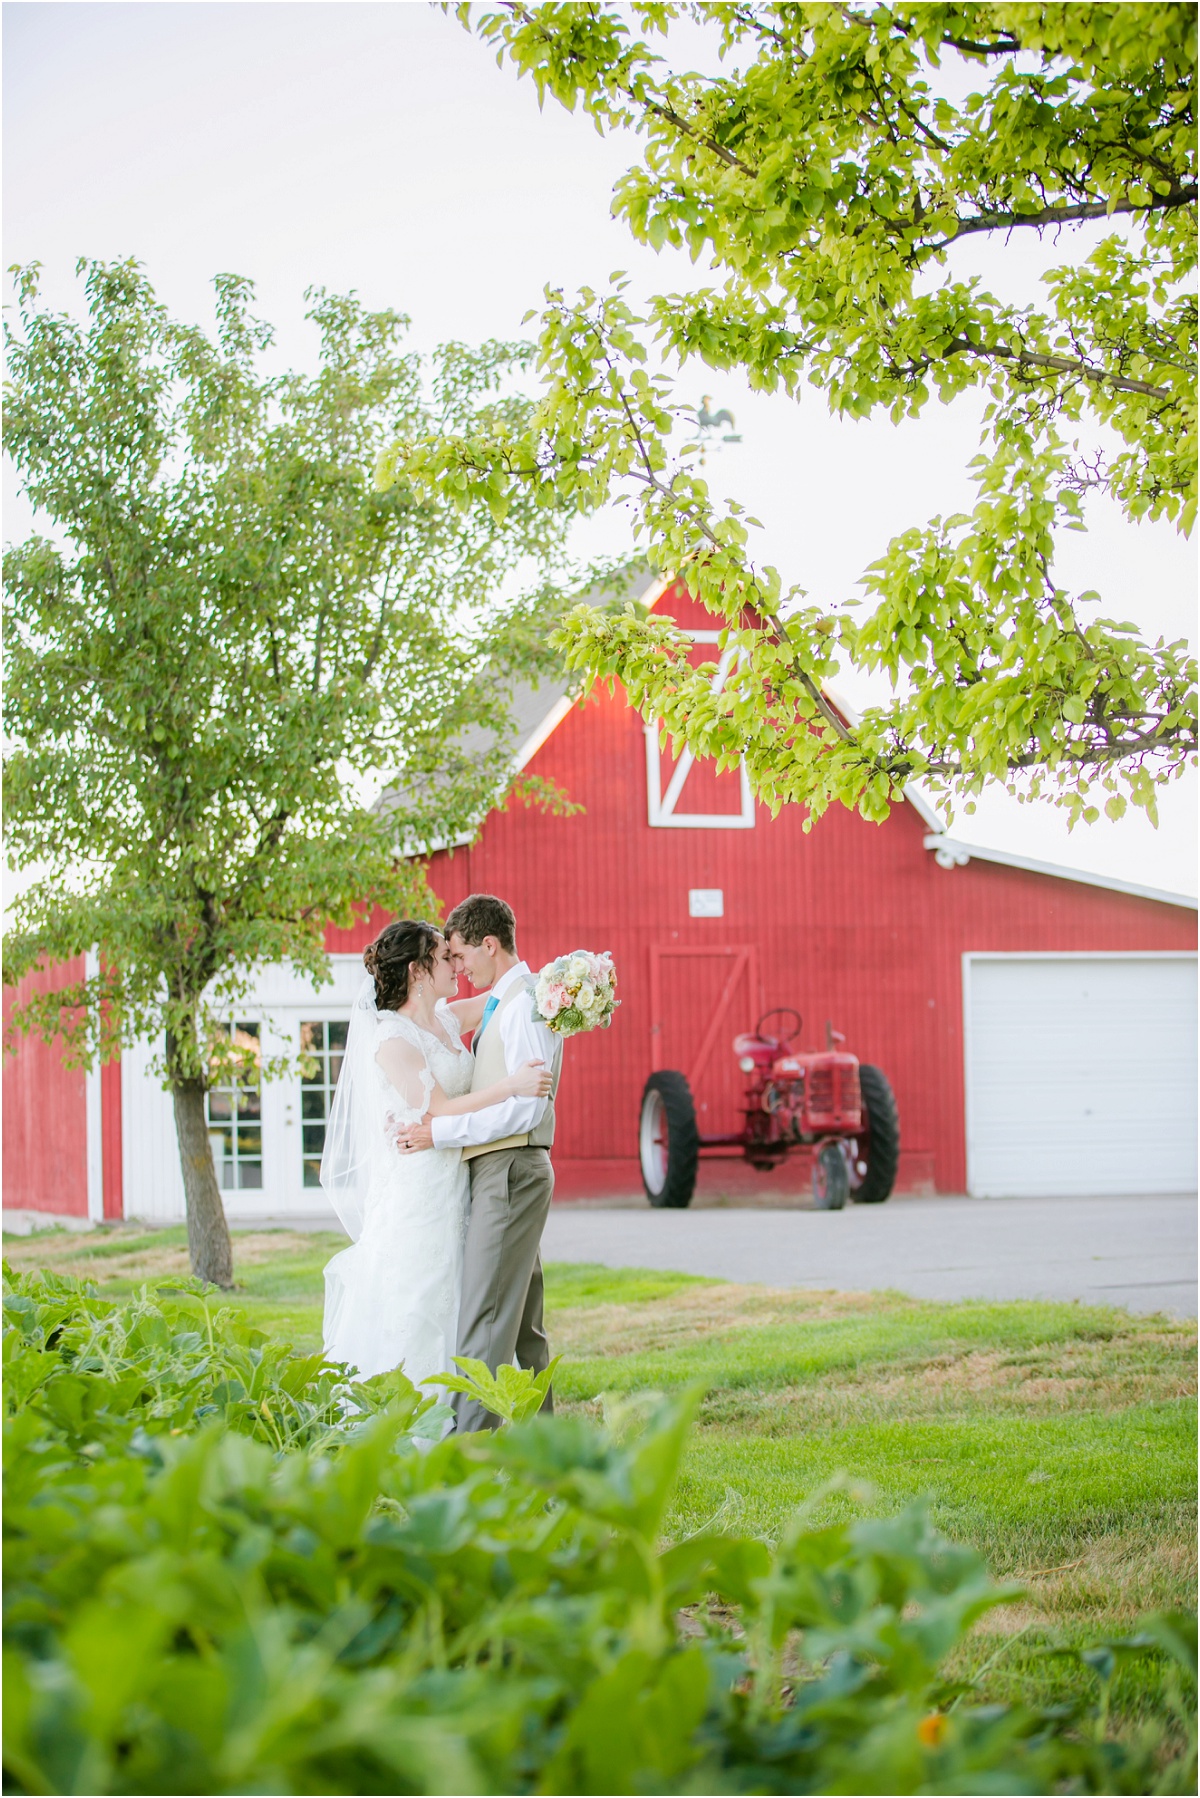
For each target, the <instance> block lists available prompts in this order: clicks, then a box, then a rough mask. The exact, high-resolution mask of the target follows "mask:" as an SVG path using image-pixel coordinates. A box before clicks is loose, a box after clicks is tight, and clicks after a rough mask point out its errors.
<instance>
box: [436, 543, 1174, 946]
mask: <svg viewBox="0 0 1200 1798" xmlns="http://www.w3.org/2000/svg"><path fill="white" fill-rule="evenodd" d="M674 579H675V577H674V576H665V575H656V574H653V573H652V572H651V571H650V570H649V569H647V568H643V569H640V570H637V571H635V572H634V573H633V575H632V578H631V580H630V584H629V588H628V592H627V597H628V598H629V599H637V600H641V601H642V603H643V604H644V605H646V606H647V607H649V608H650V609H653V607H654V606H655V605H657V603H658V601H659V600H660V599H661V598H662V597H663V595H664V594H665V593H666V592H667V591H668V590H669V589H670V588H671V587H672V586H673V585H674ZM587 597H588V596H587V595H584V598H587ZM824 691H825V692H826V694H827V695H828V697H829V699H830V700H831V701H832V703H833V704H834V705H835V706H836V707H837V709H838V710H839V711H840V712H841V713H842V715H843V717H845V719H846V720H847V722H848V723H851V724H853V723H855V722H856V721H857V717H858V714H857V712H856V710H855V708H854V707H853V706H852V705H850V704H849V703H848V702H847V701H846V700H845V699H844V698H843V696H842V695H841V694H839V693H837V692H836V691H835V690H834V689H833V688H831V687H828V686H826V687H825V689H824ZM510 704H511V709H512V717H513V720H514V722H515V724H516V727H517V737H516V744H515V747H514V750H513V759H512V767H513V772H514V773H519V772H520V770H521V769H522V768H526V767H528V765H529V763H530V762H531V761H532V760H533V758H534V756H535V755H536V754H537V752H538V750H539V749H541V747H542V745H543V744H544V743H546V742H547V741H548V739H549V738H550V737H551V736H553V734H554V732H555V731H556V730H557V729H558V726H559V725H560V724H561V723H562V721H563V719H564V718H566V717H568V716H569V714H570V712H571V710H572V708H573V706H574V704H575V699H574V695H573V693H572V691H571V683H570V682H568V681H566V680H547V681H543V682H542V683H541V684H540V685H539V686H534V685H533V683H532V682H530V681H522V682H521V683H520V684H519V686H517V687H516V688H515V690H514V692H513V695H512V699H511V701H510ZM494 742H495V735H494V733H492V732H489V731H487V730H485V729H484V728H483V727H481V726H472V728H471V729H470V730H468V731H465V732H464V733H463V737H462V746H463V749H464V750H465V751H466V753H467V754H468V755H478V754H481V753H482V752H483V751H485V750H486V749H488V748H489V747H490V746H491V745H492V744H493V743H494ZM904 798H905V800H906V802H907V803H908V804H909V805H911V806H912V808H913V810H914V811H915V812H916V813H917V816H918V817H919V818H920V819H921V821H922V823H923V824H925V825H926V826H927V827H928V828H927V833H926V835H925V838H924V846H925V848H926V849H927V850H929V851H931V852H932V854H933V855H934V856H935V858H936V860H937V863H938V866H939V867H942V868H962V867H966V865H967V864H968V863H969V862H971V861H981V862H992V863H995V864H997V865H998V866H1001V867H1006V868H1021V869H1023V870H1024V871H1025V872H1027V873H1030V874H1043V875H1046V876H1047V877H1048V878H1049V879H1051V880H1070V881H1074V882H1075V883H1076V884H1077V885H1079V886H1091V887H1103V888H1106V889H1107V890H1108V891H1110V892H1117V893H1129V894H1131V895H1132V896H1133V897H1134V898H1138V899H1152V900H1155V901H1156V902H1157V903H1159V904H1161V905H1179V906H1184V907H1186V908H1188V909H1190V910H1192V911H1195V910H1197V907H1198V902H1197V900H1196V899H1195V898H1194V897H1192V896H1191V895H1189V894H1186V893H1171V892H1166V891H1164V890H1163V889H1161V888H1159V887H1148V886H1141V885H1139V884H1138V883H1137V882H1135V881H1131V880H1119V879H1117V878H1116V877H1115V876H1114V875H1109V874H1092V873H1087V872H1085V871H1083V870H1082V869H1079V868H1067V867H1063V866H1061V865H1060V864H1058V863H1056V862H1043V861H1036V860H1034V859H1033V858H1032V857H1030V856H1024V855H1013V854H1011V853H1010V852H1009V851H1008V850H1002V849H990V848H988V847H986V846H985V845H984V844H981V843H968V842H964V841H963V840H962V839H961V838H959V837H952V836H949V835H948V834H947V832H946V828H945V825H944V823H943V822H942V819H941V818H940V817H939V815H938V812H937V810H936V808H935V807H934V806H933V805H932V804H931V803H930V801H929V799H928V798H927V797H926V795H925V794H924V793H923V792H922V791H921V790H920V788H919V787H918V786H917V785H916V784H915V783H912V782H910V783H909V785H908V786H906V787H905V789H904ZM470 840H471V839H470V837H468V836H463V837H459V838H457V839H456V840H455V841H454V842H453V843H439V844H436V845H431V847H433V848H439V849H441V848H445V849H449V848H460V847H462V846H463V845H464V844H466V843H468V842H470Z"/></svg>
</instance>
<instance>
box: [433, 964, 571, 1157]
mask: <svg viewBox="0 0 1200 1798" xmlns="http://www.w3.org/2000/svg"><path fill="white" fill-rule="evenodd" d="M532 979H533V975H532V974H531V973H530V971H529V969H528V967H527V966H526V964H525V963H524V962H523V961H519V962H517V964H516V965H515V967H511V968H509V970H508V972H507V973H506V974H502V975H501V976H500V978H499V980H497V982H496V983H495V985H494V986H493V987H492V989H491V993H490V994H489V997H490V998H495V999H503V997H504V995H505V993H506V992H507V991H508V989H509V987H510V986H512V985H513V984H514V983H515V982H516V981H518V980H532ZM487 1028H488V1029H489V1030H498V1031H499V1032H500V1041H501V1043H502V1044H503V1047H504V1065H505V1067H506V1068H507V1070H508V1072H509V1073H510V1074H515V1073H516V1071H517V1069H518V1068H519V1067H522V1066H523V1065H524V1063H525V1062H527V1061H542V1062H545V1064H546V1066H547V1067H549V1066H550V1064H551V1062H552V1061H553V1059H554V1036H553V1034H552V1032H551V1031H549V1030H548V1029H547V1028H546V1026H545V1024H539V1023H536V1022H535V1021H534V1017H533V1004H532V995H530V1003H529V1004H528V1005H525V1004H523V1003H522V1002H521V1001H520V1000H519V999H515V1000H514V1001H513V1003H512V1004H511V1005H506V1006H505V1007H504V1009H503V1011H500V1012H496V1013H494V1014H493V1015H492V1016H491V1017H490V1018H489V1019H488V1022H487ZM545 1109H546V1101H545V1099H502V1100H501V1101H500V1103H499V1105H489V1106H488V1107H487V1109H486V1110H484V1111H468V1112H464V1113H463V1115H462V1116H461V1117H436V1118H434V1119H433V1120H432V1124H431V1128H432V1130H433V1142H434V1147H435V1148H438V1149H468V1148H475V1147H477V1146H479V1145H481V1144H483V1143H489V1142H499V1140H500V1138H501V1137H502V1136H524V1135H525V1134H526V1133H527V1132H528V1131H530V1130H532V1129H533V1128H534V1126H535V1125H537V1124H540V1123H541V1121H542V1116H543V1113H544V1112H545Z"/></svg>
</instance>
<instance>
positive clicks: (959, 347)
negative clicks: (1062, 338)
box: [945, 337, 1174, 400]
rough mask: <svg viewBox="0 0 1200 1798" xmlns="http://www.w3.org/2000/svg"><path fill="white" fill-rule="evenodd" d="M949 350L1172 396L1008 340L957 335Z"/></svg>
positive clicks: (1155, 397) (1128, 390) (1127, 389)
mask: <svg viewBox="0 0 1200 1798" xmlns="http://www.w3.org/2000/svg"><path fill="white" fill-rule="evenodd" d="M945 354H946V355H948V356H954V355H959V354H962V355H970V356H983V357H985V358H986V359H988V360H991V361H999V362H1015V363H1017V364H1018V366H1026V367H1029V368H1044V369H1048V370H1049V371H1050V372H1051V373H1052V374H1062V375H1082V376H1083V378H1084V379H1085V380H1087V381H1094V382H1096V384H1097V386H1108V387H1115V388H1116V389H1117V390H1118V392H1120V393H1144V394H1145V395H1146V397H1147V398H1148V399H1152V400H1170V399H1172V398H1173V397H1174V396H1173V395H1172V393H1171V390H1170V388H1169V387H1155V386H1152V385H1151V383H1150V382H1149V381H1132V380H1130V379H1129V377H1128V375H1110V374H1109V373H1108V372H1107V370H1105V369H1103V368H1093V367H1092V365H1091V363H1090V362H1083V361H1075V362H1073V361H1072V360H1071V358H1070V357H1069V356H1044V355H1042V354H1041V353H1040V352H1039V351H1037V350H1020V349H1017V350H1014V349H1012V348H1010V346H1009V345H1008V344H1005V343H998V344H984V343H972V342H971V340H970V338H969V337H954V338H951V340H950V342H949V343H948V344H947V345H946V349H945Z"/></svg>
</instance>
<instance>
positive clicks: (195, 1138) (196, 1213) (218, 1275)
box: [171, 1080, 233, 1288]
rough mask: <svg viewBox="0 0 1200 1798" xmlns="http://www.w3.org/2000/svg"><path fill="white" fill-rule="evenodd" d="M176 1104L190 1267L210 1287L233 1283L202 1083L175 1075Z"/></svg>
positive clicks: (227, 1285) (230, 1256) (172, 1094)
mask: <svg viewBox="0 0 1200 1798" xmlns="http://www.w3.org/2000/svg"><path fill="white" fill-rule="evenodd" d="M171 1097H172V1099H173V1100H174V1103H175V1133H176V1135H177V1136H178V1138H179V1165H180V1167H181V1168H182V1170H183V1191H184V1195H185V1197H186V1199H187V1231H188V1254H189V1255H190V1256H191V1261H192V1272H193V1273H194V1274H197V1275H198V1276H199V1278H200V1279H202V1280H211V1281H212V1283H213V1285H214V1286H224V1287H226V1288H228V1287H230V1286H232V1285H233V1245H232V1243H231V1242H230V1240H229V1225H228V1224H227V1223H226V1221H225V1207H224V1205H222V1203H221V1189H220V1187H219V1186H218V1185H217V1172H216V1169H215V1168H214V1167H213V1158H212V1148H211V1146H210V1144H209V1140H208V1122H207V1119H206V1118H205V1115H204V1085H203V1082H201V1081H199V1080H180V1081H178V1082H177V1083H176V1084H175V1085H173V1086H172V1088H171Z"/></svg>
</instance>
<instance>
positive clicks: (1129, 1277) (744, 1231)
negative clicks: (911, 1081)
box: [542, 1196, 1196, 1317]
mask: <svg viewBox="0 0 1200 1798" xmlns="http://www.w3.org/2000/svg"><path fill="white" fill-rule="evenodd" d="M542 1253H543V1256H544V1257H545V1259H546V1260H548V1261H598V1262H600V1263H601V1264H602V1265H604V1266H606V1267H661V1268H676V1269H678V1270H679V1271H680V1272H682V1273H689V1274H710V1275H712V1276H713V1277H714V1278H716V1279H720V1280H737V1281H753V1282H760V1283H762V1284H763V1285H766V1286H808V1287H819V1288H826V1289H831V1290H833V1291H836V1292H864V1291H865V1292H870V1291H877V1290H879V1289H881V1288H884V1287H891V1288H894V1289H896V1290H898V1291H900V1292H906V1293H909V1294H911V1295H912V1296H913V1297H914V1298H928V1299H966V1298H986V1299H1034V1298H1046V1299H1080V1300H1082V1301H1083V1302H1084V1303H1086V1304H1089V1305H1123V1306H1125V1307H1126V1308H1127V1309H1128V1310H1130V1311H1167V1312H1170V1313H1172V1314H1173V1315H1174V1316H1176V1317H1194V1316H1195V1315H1196V1201H1195V1199H1194V1198H1193V1197H1186V1196H1182V1197H1175V1196H1171V1197H1166V1198H1164V1197H1157V1198H1121V1199H953V1198H947V1199H892V1200H890V1201H889V1202H888V1203H887V1204H886V1205H861V1206H860V1205H848V1206H847V1207H846V1209H845V1210H844V1211H791V1210H788V1211H784V1210H779V1209H771V1210H756V1209H753V1208H742V1207H738V1208H736V1209H735V1208H732V1207H731V1208H729V1209H712V1208H708V1209H705V1210H697V1211H652V1210H651V1209H650V1208H649V1206H637V1207H633V1206H630V1207H627V1208H620V1209H618V1208H615V1207H614V1208H609V1207H602V1206H600V1205H596V1204H593V1205H588V1204H563V1205H555V1206H554V1207H553V1209H552V1210H551V1213H550V1218H549V1221H548V1223H547V1225H546V1232H545V1235H544V1237H543V1239H542Z"/></svg>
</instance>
